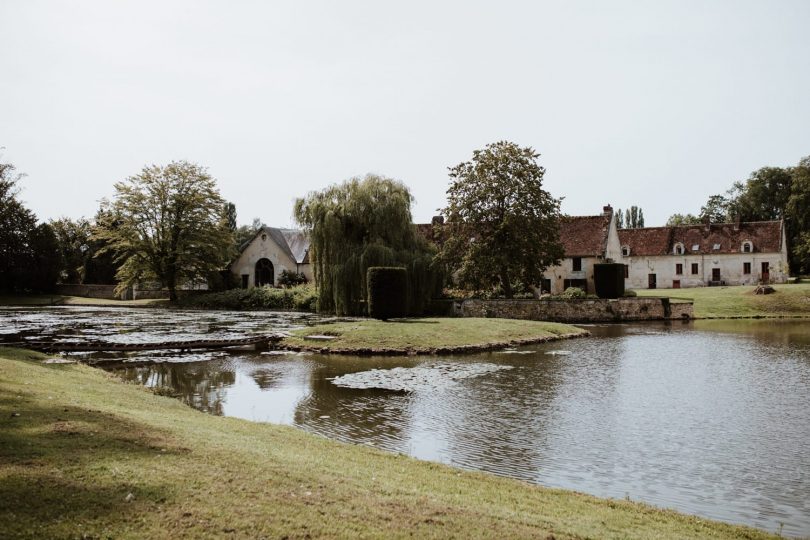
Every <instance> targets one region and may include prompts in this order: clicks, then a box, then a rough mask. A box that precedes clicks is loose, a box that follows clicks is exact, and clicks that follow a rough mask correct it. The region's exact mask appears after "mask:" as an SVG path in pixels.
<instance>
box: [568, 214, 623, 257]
mask: <svg viewBox="0 0 810 540" xmlns="http://www.w3.org/2000/svg"><path fill="white" fill-rule="evenodd" d="M612 218H613V217H612V215H611V214H601V215H598V216H563V218H562V219H561V220H560V241H562V245H563V248H564V250H565V256H566V257H599V256H604V254H605V249H606V248H607V239H608V232H609V231H610V220H611V219H612Z"/></svg>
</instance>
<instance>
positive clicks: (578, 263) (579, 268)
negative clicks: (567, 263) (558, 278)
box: [574, 257, 582, 272]
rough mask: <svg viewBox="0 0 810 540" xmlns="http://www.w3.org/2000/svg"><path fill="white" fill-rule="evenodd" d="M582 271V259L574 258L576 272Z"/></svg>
mask: <svg viewBox="0 0 810 540" xmlns="http://www.w3.org/2000/svg"><path fill="white" fill-rule="evenodd" d="M580 271H582V257H574V272H580Z"/></svg>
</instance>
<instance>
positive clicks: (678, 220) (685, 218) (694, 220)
mask: <svg viewBox="0 0 810 540" xmlns="http://www.w3.org/2000/svg"><path fill="white" fill-rule="evenodd" d="M699 223H701V221H700V218H699V217H697V216H695V215H693V214H672V215H671V216H669V219H668V220H667V227H674V226H678V225H697V224H699Z"/></svg>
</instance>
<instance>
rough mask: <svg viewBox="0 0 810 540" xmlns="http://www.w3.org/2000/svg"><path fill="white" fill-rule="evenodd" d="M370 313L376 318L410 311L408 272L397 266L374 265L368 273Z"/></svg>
mask: <svg viewBox="0 0 810 540" xmlns="http://www.w3.org/2000/svg"><path fill="white" fill-rule="evenodd" d="M366 283H367V284H368V296H367V297H366V298H367V299H368V314H369V316H370V317H374V318H375V319H382V320H386V319H391V318H394V317H404V316H405V315H406V314H407V313H408V272H407V270H405V269H404V268H401V267H397V266H372V267H370V268H369V269H368V272H367V274H366Z"/></svg>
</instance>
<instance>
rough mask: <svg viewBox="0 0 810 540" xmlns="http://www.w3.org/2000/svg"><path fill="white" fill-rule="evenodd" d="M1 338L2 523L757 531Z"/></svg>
mask: <svg viewBox="0 0 810 540" xmlns="http://www.w3.org/2000/svg"><path fill="white" fill-rule="evenodd" d="M42 358H43V357H42V356H41V355H39V354H36V353H30V352H25V351H15V350H11V349H0V413H1V414H0V443H2V444H0V531H3V537H4V538H15V537H26V538H30V537H35V538H54V537H56V538H81V537H88V538H107V537H115V538H146V537H148V538H206V537H228V538H259V537H290V538H303V537H319V536H330V537H334V536H341V537H353V538H354V537H378V538H382V537H386V538H388V537H408V536H411V535H414V536H416V537H441V538H446V537H469V538H479V537H488V538H498V537H500V538H507V537H508V538H515V537H533V538H549V537H551V535H553V537H554V538H582V537H592V538H597V537H598V538H627V537H633V538H766V537H768V535H766V534H765V533H763V532H760V531H758V530H755V529H749V528H743V527H735V526H731V525H727V524H722V523H717V522H712V521H707V520H703V519H699V518H695V517H691V516H685V515H682V514H678V513H675V512H671V511H663V510H658V509H654V508H651V507H649V506H645V505H641V504H636V503H632V502H628V501H614V500H603V499H597V498H594V497H591V496H587V495H582V494H577V493H572V492H567V491H561V490H552V489H544V488H540V487H536V486H531V485H528V484H524V483H521V482H518V481H513V480H508V479H504V478H498V477H494V476H489V475H485V474H479V473H471V472H464V471H460V470H456V469H453V468H450V467H446V466H442V465H438V464H433V463H427V462H420V461H417V460H414V459H410V458H407V457H403V456H399V455H395V454H388V453H384V452H380V451H377V450H374V449H371V448H366V447H360V446H352V445H346V444H341V443H337V442H333V441H329V440H327V439H324V438H321V437H317V436H314V435H309V434H306V433H304V432H302V431H299V430H297V429H294V428H290V427H284V426H276V425H271V424H257V423H252V422H248V421H245V420H238V419H232V418H221V417H214V416H210V415H206V414H204V413H200V412H197V411H195V410H193V409H190V408H188V407H186V406H185V405H183V404H182V403H180V402H179V401H176V400H174V399H171V398H166V397H160V396H156V395H153V394H151V393H149V392H148V391H146V390H144V389H143V388H141V387H139V386H135V385H127V384H124V383H122V382H119V381H118V380H116V379H114V378H112V376H110V375H107V374H105V373H103V372H101V371H98V370H95V369H93V368H90V367H87V366H82V365H59V364H51V365H42V364H40V363H39V361H40V360H41V359H42Z"/></svg>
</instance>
